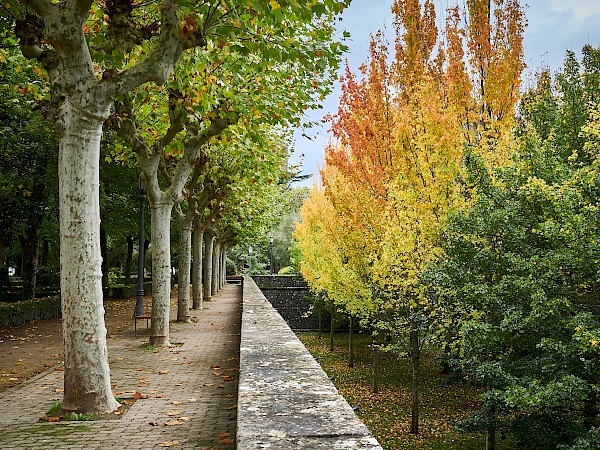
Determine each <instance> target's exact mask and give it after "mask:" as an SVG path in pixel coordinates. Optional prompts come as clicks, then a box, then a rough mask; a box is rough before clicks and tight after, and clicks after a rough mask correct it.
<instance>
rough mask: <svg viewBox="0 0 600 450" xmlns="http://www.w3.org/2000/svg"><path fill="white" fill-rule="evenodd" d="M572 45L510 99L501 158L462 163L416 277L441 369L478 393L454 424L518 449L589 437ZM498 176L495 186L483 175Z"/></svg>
mask: <svg viewBox="0 0 600 450" xmlns="http://www.w3.org/2000/svg"><path fill="white" fill-rule="evenodd" d="M583 54H584V57H583V61H582V63H581V64H580V63H579V62H578V61H577V60H576V58H575V55H574V54H573V53H572V52H569V53H568V54H567V58H566V60H565V66H564V69H563V71H562V72H560V73H559V74H557V76H556V77H555V79H553V78H552V76H551V75H550V73H548V72H542V73H541V74H540V75H539V78H538V83H537V85H536V86H534V87H532V89H530V90H529V91H527V92H526V93H525V94H524V95H523V97H522V100H521V105H520V120H519V129H518V134H519V138H518V146H517V151H516V152H515V154H514V155H513V161H512V165H511V166H509V167H506V168H504V169H502V170H497V171H496V173H495V174H494V175H493V176H492V175H491V174H490V173H489V169H488V168H486V166H485V163H484V161H483V160H482V159H481V158H480V157H473V158H471V159H470V162H469V164H468V166H467V169H468V181H469V183H472V184H473V186H474V188H475V189H476V192H478V195H477V200H476V201H475V203H474V205H473V208H472V209H470V210H469V211H468V212H463V213H458V214H456V215H453V217H452V219H451V220H450V222H449V224H448V227H447V229H446V231H445V233H444V237H443V240H442V244H443V248H444V250H445V255H446V256H445V258H443V260H442V261H440V263H439V264H437V265H436V266H435V267H432V268H431V269H430V270H428V272H427V273H426V278H427V280H428V283H429V284H430V286H431V289H432V292H433V294H434V295H433V298H435V299H436V302H439V304H440V305H441V309H442V310H443V311H444V312H445V314H444V315H443V318H444V320H443V321H440V328H439V330H438V331H439V334H440V336H441V337H442V338H443V340H444V341H445V342H448V343H450V349H451V352H450V364H451V366H453V367H454V368H455V369H456V370H460V371H461V372H462V373H464V374H465V375H466V376H468V377H469V379H470V380H472V381H474V382H479V383H481V384H482V385H483V386H485V387H487V388H488V390H487V391H486V393H485V394H484V395H483V400H484V403H483V405H482V407H481V408H480V409H479V410H478V411H477V412H476V413H475V414H473V415H472V416H471V417H470V418H469V419H468V420H467V422H466V423H465V424H464V426H465V428H467V429H477V430H486V431H488V436H491V439H490V440H489V441H488V443H489V445H488V448H493V445H494V439H493V436H494V433H495V431H496V430H499V431H503V432H505V433H509V434H510V435H511V436H512V439H514V441H515V444H516V445H517V446H518V447H519V448H525V449H526V448H541V447H543V448H548V449H559V448H560V449H565V448H569V449H583V448H594V447H596V446H597V445H598V443H599V442H600V440H599V436H598V433H597V426H598V418H599V411H598V407H597V405H598V394H597V379H598V378H597V376H598V373H599V372H598V371H599V366H598V360H597V346H598V342H600V341H599V340H598V336H599V334H598V333H599V329H600V328H599V322H598V302H597V301H596V300H595V298H596V296H595V292H596V291H597V283H598V279H597V262H598V251H597V245H596V244H595V243H596V241H597V239H598V221H597V217H596V213H595V211H596V208H597V207H596V203H597V199H598V189H597V186H598V149H599V147H598V142H599V140H598V136H599V134H598V130H599V129H600V127H599V126H598V118H599V116H598V111H597V99H598V93H599V92H600V84H599V83H598V80H599V73H600V64H599V61H600V58H599V57H598V55H599V50H598V49H593V48H591V47H589V46H587V47H585V48H584V50H583ZM494 180H498V181H499V182H494Z"/></svg>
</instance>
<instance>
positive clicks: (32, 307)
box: [0, 297, 61, 329]
mask: <svg viewBox="0 0 600 450" xmlns="http://www.w3.org/2000/svg"><path fill="white" fill-rule="evenodd" d="M60 316H61V309H60V297H48V298H41V299H36V300H27V301H24V302H13V303H8V304H0V329H5V328H8V327H14V326H16V325H21V324H23V323H28V322H35V321H36V320H40V319H53V318H55V317H60Z"/></svg>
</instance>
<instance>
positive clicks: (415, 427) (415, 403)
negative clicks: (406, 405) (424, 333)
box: [410, 330, 421, 434]
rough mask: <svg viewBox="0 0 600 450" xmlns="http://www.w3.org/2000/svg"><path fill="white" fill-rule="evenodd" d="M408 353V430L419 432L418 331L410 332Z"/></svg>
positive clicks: (419, 358)
mask: <svg viewBox="0 0 600 450" xmlns="http://www.w3.org/2000/svg"><path fill="white" fill-rule="evenodd" d="M410 355H411V359H412V405H411V424H410V432H411V433H413V434H419V378H420V376H419V371H420V368H421V349H420V348H419V332H418V331H417V330H412V331H411V332H410Z"/></svg>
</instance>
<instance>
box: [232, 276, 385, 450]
mask: <svg viewBox="0 0 600 450" xmlns="http://www.w3.org/2000/svg"><path fill="white" fill-rule="evenodd" d="M243 287H244V300H243V312H242V331H241V344H240V379H239V388H238V429H237V449H238V450H249V449H252V450H255V449H272V450H283V449H285V450H317V449H329V450H338V449H344V450H352V449H357V450H359V449H369V450H382V447H381V446H380V445H379V443H378V442H377V440H376V439H375V438H374V437H373V436H372V435H371V433H370V432H369V430H368V429H367V427H366V426H365V425H364V424H363V423H362V422H361V421H360V420H359V419H358V417H357V416H356V414H355V413H354V411H353V410H352V408H351V407H350V405H349V404H348V402H346V400H345V399H344V398H343V397H342V396H341V395H339V394H338V392H337V389H336V388H335V386H334V385H333V383H332V382H331V381H330V380H329V378H328V377H327V375H326V374H325V372H324V371H323V369H321V366H320V365H319V363H318V362H317V361H315V359H314V358H313V357H312V355H311V354H310V353H309V352H308V350H306V348H305V347H304V345H303V344H302V343H301V342H300V340H299V339H298V338H297V337H296V335H295V334H294V332H293V331H292V330H291V329H290V327H289V326H288V325H287V324H286V322H285V321H284V320H283V318H282V317H281V316H280V315H279V313H278V312H277V311H276V310H275V309H274V308H273V306H272V305H271V304H270V303H269V302H268V300H267V299H266V298H265V296H264V295H263V294H262V292H261V291H260V289H259V288H258V287H257V286H256V284H255V283H254V281H253V280H252V278H250V277H246V276H245V277H244V283H243Z"/></svg>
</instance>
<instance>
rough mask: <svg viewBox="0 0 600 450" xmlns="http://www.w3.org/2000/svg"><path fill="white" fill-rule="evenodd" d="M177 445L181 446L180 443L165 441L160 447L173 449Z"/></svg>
mask: <svg viewBox="0 0 600 450" xmlns="http://www.w3.org/2000/svg"><path fill="white" fill-rule="evenodd" d="M177 444H179V441H165V442H163V443H162V444H159V446H160V447H172V446H174V445H177Z"/></svg>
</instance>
